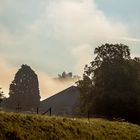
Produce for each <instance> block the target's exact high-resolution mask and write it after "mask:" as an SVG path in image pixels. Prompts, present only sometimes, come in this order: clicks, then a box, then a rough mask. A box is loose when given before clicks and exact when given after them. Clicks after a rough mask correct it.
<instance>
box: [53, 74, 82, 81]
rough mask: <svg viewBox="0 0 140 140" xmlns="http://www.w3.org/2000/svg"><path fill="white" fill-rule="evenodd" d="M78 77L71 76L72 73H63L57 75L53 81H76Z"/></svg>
mask: <svg viewBox="0 0 140 140" xmlns="http://www.w3.org/2000/svg"><path fill="white" fill-rule="evenodd" d="M79 79H80V76H78V75H73V73H72V72H69V73H66V72H65V71H64V72H63V73H62V74H58V77H57V78H55V80H59V81H61V82H63V81H78V80H79Z"/></svg>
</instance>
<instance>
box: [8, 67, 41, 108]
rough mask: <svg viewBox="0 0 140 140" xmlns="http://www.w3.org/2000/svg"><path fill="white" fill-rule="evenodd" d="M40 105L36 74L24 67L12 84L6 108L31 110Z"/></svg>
mask: <svg viewBox="0 0 140 140" xmlns="http://www.w3.org/2000/svg"><path fill="white" fill-rule="evenodd" d="M39 103H40V94H39V83H38V78H37V75H36V74H35V72H34V71H33V70H32V69H31V68H30V67H29V66H28V65H22V66H21V68H20V69H19V70H18V72H17V73H16V75H15V78H14V80H13V81H12V83H11V84H10V88H9V98H8V99H7V100H6V106H7V107H8V108H10V109H16V108H20V109H22V110H31V109H33V108H36V107H37V106H38V104H39Z"/></svg>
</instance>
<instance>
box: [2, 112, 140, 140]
mask: <svg viewBox="0 0 140 140" xmlns="http://www.w3.org/2000/svg"><path fill="white" fill-rule="evenodd" d="M0 139H1V140H31V139H32V140H123V139H125V140H139V139H140V126H138V125H134V124H131V123H127V122H118V121H114V122H113V121H107V120H103V119H91V120H90V122H89V121H88V120H87V119H76V120H74V119H70V118H60V117H47V116H40V115H25V114H14V113H0Z"/></svg>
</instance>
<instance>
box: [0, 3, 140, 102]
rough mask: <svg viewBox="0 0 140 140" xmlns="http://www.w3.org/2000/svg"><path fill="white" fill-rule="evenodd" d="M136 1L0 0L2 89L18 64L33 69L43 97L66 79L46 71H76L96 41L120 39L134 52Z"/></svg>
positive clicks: (138, 47)
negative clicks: (61, 79) (57, 77)
mask: <svg viewBox="0 0 140 140" xmlns="http://www.w3.org/2000/svg"><path fill="white" fill-rule="evenodd" d="M139 5H140V1H139V0H133V1H132V0H123V1H118V0H30V1H29V0H24V1H23V0H0V60H1V61H0V62H1V63H0V86H1V87H2V89H3V91H4V93H5V94H6V95H7V94H8V90H9V84H10V83H11V81H12V80H13V79H14V75H15V73H16V72H17V70H18V69H19V68H20V66H21V65H22V64H28V65H30V66H31V68H32V69H33V70H35V72H36V73H37V75H38V78H39V83H40V94H41V96H42V99H43V98H46V97H49V96H51V95H52V94H54V93H57V92H58V91H60V90H62V89H65V88H66V87H68V86H70V85H71V84H72V83H71V82H69V83H65V84H63V83H56V82H55V81H54V80H53V79H52V77H56V76H57V74H59V73H62V72H63V71H66V72H73V73H74V74H78V75H82V73H83V68H84V65H85V64H88V63H89V62H90V61H92V60H93V58H94V53H93V52H94V48H95V47H97V46H100V45H101V44H104V43H123V44H126V45H128V46H130V49H131V52H132V56H139V55H140V26H139V25H140V8H139Z"/></svg>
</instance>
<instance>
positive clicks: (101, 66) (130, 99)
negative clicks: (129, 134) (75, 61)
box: [77, 44, 140, 122]
mask: <svg viewBox="0 0 140 140" xmlns="http://www.w3.org/2000/svg"><path fill="white" fill-rule="evenodd" d="M94 53H95V55H96V56H95V59H94V61H92V62H91V63H90V65H89V66H88V65H86V66H85V72H84V75H83V80H80V81H79V82H77V85H78V88H79V90H80V91H81V100H80V102H81V104H80V108H81V111H82V112H83V113H85V114H87V113H88V111H90V113H92V114H93V115H98V116H104V117H109V118H113V117H121V118H124V119H126V120H128V121H131V122H140V119H139V118H140V86H139V85H140V59H139V58H134V59H131V57H130V50H129V47H128V46H126V45H123V44H115V45H113V44H105V45H102V46H100V47H97V48H95V51H94Z"/></svg>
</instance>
